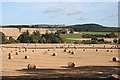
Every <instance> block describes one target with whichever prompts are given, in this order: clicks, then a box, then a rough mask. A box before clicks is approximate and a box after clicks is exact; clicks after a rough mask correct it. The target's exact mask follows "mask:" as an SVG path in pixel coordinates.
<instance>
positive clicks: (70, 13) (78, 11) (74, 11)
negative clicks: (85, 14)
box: [66, 10, 82, 16]
mask: <svg viewBox="0 0 120 80" xmlns="http://www.w3.org/2000/svg"><path fill="white" fill-rule="evenodd" d="M80 13H82V11H80V10H71V11H70V12H68V13H67V14H66V15H68V16H71V15H77V14H80Z"/></svg>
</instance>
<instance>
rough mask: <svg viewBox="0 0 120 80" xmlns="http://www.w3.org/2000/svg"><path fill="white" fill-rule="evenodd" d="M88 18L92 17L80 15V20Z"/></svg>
mask: <svg viewBox="0 0 120 80" xmlns="http://www.w3.org/2000/svg"><path fill="white" fill-rule="evenodd" d="M88 19H90V17H88V16H83V17H80V18H79V19H78V20H88Z"/></svg>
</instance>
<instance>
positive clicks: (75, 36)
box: [61, 32, 118, 38]
mask: <svg viewBox="0 0 120 80" xmlns="http://www.w3.org/2000/svg"><path fill="white" fill-rule="evenodd" d="M109 33H111V32H81V33H80V34H61V35H63V36H65V37H66V38H82V35H84V34H103V35H106V34H109ZM115 34H118V33H117V32H115Z"/></svg>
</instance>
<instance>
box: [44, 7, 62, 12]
mask: <svg viewBox="0 0 120 80" xmlns="http://www.w3.org/2000/svg"><path fill="white" fill-rule="evenodd" d="M61 12H63V10H62V9H59V8H48V9H46V10H45V11H44V13H61Z"/></svg>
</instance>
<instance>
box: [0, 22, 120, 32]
mask: <svg viewBox="0 0 120 80" xmlns="http://www.w3.org/2000/svg"><path fill="white" fill-rule="evenodd" d="M0 27H2V28H69V29H72V30H74V31H78V32H81V31H83V32H86V31H87V32H118V31H120V27H119V28H118V27H106V26H102V25H99V24H77V25H69V26H65V25H64V24H62V25H49V24H36V25H6V26H0Z"/></svg>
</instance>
